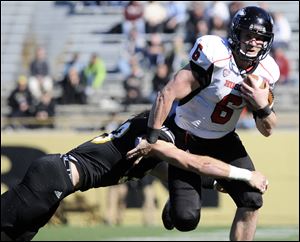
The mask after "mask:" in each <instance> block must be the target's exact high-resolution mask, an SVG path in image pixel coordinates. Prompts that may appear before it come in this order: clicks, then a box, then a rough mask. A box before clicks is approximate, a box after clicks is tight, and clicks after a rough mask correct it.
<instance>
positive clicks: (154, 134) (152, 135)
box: [146, 127, 160, 144]
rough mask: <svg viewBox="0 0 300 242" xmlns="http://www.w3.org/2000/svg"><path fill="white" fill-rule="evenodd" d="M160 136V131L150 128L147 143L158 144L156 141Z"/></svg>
mask: <svg viewBox="0 0 300 242" xmlns="http://www.w3.org/2000/svg"><path fill="white" fill-rule="evenodd" d="M159 134H160V129H153V128H150V127H148V128H147V137H146V140H147V142H148V143H150V144H154V143H156V141H157V140H158V136H159Z"/></svg>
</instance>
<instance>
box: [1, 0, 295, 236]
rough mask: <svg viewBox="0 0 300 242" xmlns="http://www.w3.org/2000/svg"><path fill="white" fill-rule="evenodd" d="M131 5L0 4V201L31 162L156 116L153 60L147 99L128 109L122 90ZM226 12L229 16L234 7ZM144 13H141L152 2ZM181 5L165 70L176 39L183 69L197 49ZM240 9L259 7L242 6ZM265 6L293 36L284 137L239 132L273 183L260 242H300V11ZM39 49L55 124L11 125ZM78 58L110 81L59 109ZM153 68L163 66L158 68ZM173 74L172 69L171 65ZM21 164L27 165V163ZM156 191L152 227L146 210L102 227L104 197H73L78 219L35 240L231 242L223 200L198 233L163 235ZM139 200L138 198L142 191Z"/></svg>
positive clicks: (146, 76)
mask: <svg viewBox="0 0 300 242" xmlns="http://www.w3.org/2000/svg"><path fill="white" fill-rule="evenodd" d="M127 3H128V1H123V2H122V1H85V2H83V1H43V2H35V1H24V2H23V1H20V2H18V1H9V2H8V1H1V193H3V192H4V191H5V190H6V189H7V188H8V187H9V186H10V185H11V184H15V183H16V182H17V181H18V179H20V177H21V176H22V174H23V173H22V171H20V169H21V168H22V169H23V168H24V167H25V168H26V166H27V165H28V162H30V159H32V158H33V157H36V156H39V155H41V154H42V153H59V152H62V153H63V152H66V151H68V150H69V149H71V148H73V147H75V146H77V145H78V144H80V143H81V142H83V141H86V140H87V139H90V138H91V137H94V136H96V135H97V134H99V133H101V132H103V131H105V130H108V129H109V127H110V126H109V125H111V124H112V122H117V123H118V122H121V121H123V120H125V119H127V118H128V117H130V116H131V115H133V114H135V113H138V112H140V111H143V110H145V109H148V108H149V107H151V100H152V99H151V94H152V79H153V77H154V75H155V71H156V68H155V65H154V66H153V65H151V60H150V59H149V60H148V59H147V61H145V60H146V57H144V56H143V57H140V56H139V58H140V59H138V61H139V62H140V63H141V64H140V70H141V71H142V72H143V74H142V77H141V78H139V79H138V80H139V84H138V85H139V88H140V91H141V99H139V100H138V101H136V100H135V101H132V102H128V100H126V98H125V97H126V95H127V94H128V93H126V90H125V88H124V80H128V78H127V75H128V72H127V71H128V69H126V68H125V67H128V63H129V62H130V60H129V59H130V58H129V56H130V52H129V46H130V41H129V40H128V37H127V35H125V34H124V33H122V32H120V29H119V30H118V28H117V27H119V28H120V26H121V27H122V23H123V22H124V10H125V7H126V5H127ZM168 3H170V1H166V2H161V4H162V5H163V6H165V7H166V6H167V4H168ZM224 3H225V4H226V5H227V6H230V4H232V3H233V2H232V1H226V2H224ZM140 4H141V5H142V6H144V7H145V6H146V5H147V4H148V2H140ZM181 4H183V5H184V8H185V11H184V18H183V19H181V21H180V22H179V25H178V28H177V29H176V30H175V31H174V32H173V33H172V31H169V32H171V33H169V32H168V31H163V32H162V33H160V34H159V39H160V40H161V41H162V42H161V43H162V46H163V47H162V48H160V50H161V51H162V52H161V53H160V54H161V55H160V57H162V59H164V60H166V59H168V57H170V55H171V54H170V53H172V49H174V48H173V44H174V43H173V41H174V40H175V39H177V38H175V37H178V36H182V37H183V45H182V46H180V47H178V48H181V49H180V50H178V52H176V53H175V54H178V55H185V56H181V58H178V59H179V60H181V61H184V60H186V57H187V56H186V55H187V54H188V51H189V49H190V47H191V43H190V42H189V41H187V27H186V23H187V20H188V13H189V11H191V10H192V8H193V6H194V5H192V2H181ZM211 4H212V1H203V2H202V7H203V8H208V7H209V6H210V5H211ZM242 4H244V5H250V4H258V2H255V1H254V2H250V1H245V2H242ZM259 4H260V5H262V6H264V7H266V8H267V9H268V10H270V11H271V12H272V13H278V12H279V13H282V14H283V16H284V17H285V18H286V19H287V20H288V23H289V26H290V29H291V31H290V33H291V36H290V39H289V41H288V46H284V48H283V50H284V55H285V56H286V57H287V59H288V62H289V66H290V72H289V77H288V81H287V82H286V83H282V84H280V85H278V86H277V87H276V89H275V110H276V113H277V116H278V128H277V130H276V131H275V132H274V135H273V136H272V137H270V138H268V139H266V138H264V137H262V136H261V135H259V133H258V131H256V130H255V129H253V127H252V125H253V123H251V122H250V123H249V122H247V120H246V122H245V123H241V124H240V127H239V130H238V132H239V134H240V136H241V138H242V140H243V142H244V145H245V146H246V147H247V149H248V152H249V154H250V155H251V157H252V158H253V160H254V161H255V165H256V168H257V169H258V170H261V171H262V172H263V173H264V174H266V175H267V177H268V178H269V181H270V187H269V190H268V192H267V193H266V194H265V195H264V207H263V209H262V210H261V214H260V218H259V223H258V231H257V240H273V241H274V240H299V148H298V147H299V133H298V132H299V2H298V1H286V2H279V1H278V2H275V1H269V2H259ZM181 6H182V5H181ZM120 24H121V25H120ZM141 37H142V38H141V39H142V42H144V46H146V47H147V46H148V45H147V43H148V42H150V40H151V39H153V35H152V34H151V33H146V34H143V35H141ZM156 41H158V40H157V38H156ZM38 47H42V48H44V50H45V51H46V60H47V63H48V65H49V73H48V74H49V76H50V77H51V79H52V80H53V89H52V92H51V93H52V98H53V100H55V109H54V110H55V112H54V116H53V117H51V118H49V119H48V120H46V121H45V120H43V121H41V120H37V118H36V117H34V116H31V117H22V118H19V117H18V118H16V117H13V118H12V117H9V115H10V114H11V110H12V109H11V107H10V106H9V105H8V98H9V96H10V94H11V92H12V91H13V90H14V89H15V87H16V85H17V84H16V83H17V80H20V79H19V76H20V75H24V76H25V77H26V79H27V81H29V80H30V64H31V62H32V60H33V59H34V55H35V52H36V49H37V48H38ZM126 48H128V49H126ZM74 53H79V55H80V61H81V62H82V63H86V64H87V63H88V62H89V59H90V57H91V55H92V54H94V53H97V54H98V56H99V57H100V58H101V59H102V61H103V63H104V64H105V69H106V71H105V72H106V74H105V78H104V81H103V84H102V85H101V86H100V88H93V89H85V93H86V94H87V96H86V97H87V101H86V104H64V103H62V102H60V101H59V100H60V99H59V97H61V96H62V94H63V92H64V90H63V86H61V85H60V81H61V80H62V79H63V78H64V76H65V74H64V69H65V66H66V63H67V62H68V61H69V60H70V59H71V57H72V56H73V54H74ZM121 60H122V62H121ZM156 63H157V64H159V63H160V60H159V58H158V60H157V62H156ZM125 64H127V66H126V65H125ZM181 64H182V63H181ZM124 65H125V67H124ZM178 65H180V64H178V63H177V67H178ZM172 67H173V68H175V69H176V64H174V62H173V65H172ZM171 75H172V73H171ZM149 97H150V98H149ZM145 100H147V101H145ZM48 124H50V127H47V125H48ZM24 157H25V158H26V159H28V160H26V161H24V160H25V159H24ZM22 158H23V160H22ZM16 164H17V165H18V166H19V169H17V168H16ZM20 167H21V168H20ZM23 172H24V171H23ZM153 187H154V190H155V193H156V201H157V204H156V206H157V210H156V211H153V213H154V216H155V217H154V218H155V219H154V221H153V225H152V226H150V227H143V221H142V215H141V213H142V211H141V209H140V205H136V206H134V205H133V206H131V207H129V206H128V208H127V209H126V210H125V213H124V220H123V222H122V224H121V225H120V226H117V227H108V226H106V225H105V223H104V213H105V210H106V203H105V198H106V194H107V189H106V188H101V189H94V190H91V191H88V192H86V193H82V194H80V196H79V197H76V196H75V195H71V196H70V197H68V198H67V199H66V204H67V205H68V206H74V209H72V210H71V209H70V210H68V211H67V210H63V211H65V216H66V218H67V221H68V222H67V223H66V222H65V223H64V222H63V221H62V220H61V219H60V218H59V217H56V218H54V219H52V220H51V223H50V224H49V225H47V226H46V227H45V228H44V229H42V231H41V234H39V235H38V236H37V238H36V239H35V240H59V239H61V240H89V239H90V240H101V239H102V240H104V239H105V240H140V239H143V240H149V239H152V240H167V239H170V240H227V238H228V233H229V226H230V224H231V221H232V218H233V214H234V210H235V208H234V206H233V203H232V201H231V200H230V198H228V196H227V195H226V194H217V203H216V204H214V205H213V206H207V207H204V208H203V210H202V217H201V222H200V226H199V228H198V229H197V230H196V231H194V232H191V233H184V235H182V233H179V232H178V233H177V232H176V231H171V232H169V231H166V230H164V229H163V227H162V222H161V220H160V213H161V211H162V208H163V206H164V202H165V201H166V199H167V197H168V194H167V190H166V189H165V188H164V187H163V186H162V185H161V183H160V182H159V181H157V180H155V181H154V183H153ZM137 194H138V196H140V195H141V193H140V191H137ZM129 195H130V194H129ZM131 196H132V197H134V194H131ZM78 199H81V200H80V201H82V200H83V204H84V206H85V209H80V208H79V207H77V208H76V206H75V205H76V203H78V202H79V200H78ZM154 235H155V236H156V237H155V236H154ZM56 236H57V237H56ZM181 236H185V237H181Z"/></svg>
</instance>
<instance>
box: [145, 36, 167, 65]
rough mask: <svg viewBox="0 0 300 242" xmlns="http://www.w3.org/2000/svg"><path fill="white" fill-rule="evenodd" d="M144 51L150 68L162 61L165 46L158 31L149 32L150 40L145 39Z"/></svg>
mask: <svg viewBox="0 0 300 242" xmlns="http://www.w3.org/2000/svg"><path fill="white" fill-rule="evenodd" d="M146 53H147V58H148V60H149V64H150V68H156V66H157V65H158V64H159V63H162V62H164V58H165V46H164V43H163V41H162V39H161V35H160V34H159V33H153V34H151V36H150V41H147V47H146Z"/></svg>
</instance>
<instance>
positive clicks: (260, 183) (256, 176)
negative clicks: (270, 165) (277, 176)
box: [249, 171, 269, 193]
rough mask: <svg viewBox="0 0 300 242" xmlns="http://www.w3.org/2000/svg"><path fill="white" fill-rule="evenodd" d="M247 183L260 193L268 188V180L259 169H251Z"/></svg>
mask: <svg viewBox="0 0 300 242" xmlns="http://www.w3.org/2000/svg"><path fill="white" fill-rule="evenodd" d="M249 184H250V185H251V186H252V187H254V188H256V189H258V190H259V191H260V192H261V193H265V191H266V190H267V188H268V184H269V182H268V180H267V178H266V177H265V176H264V175H263V174H262V173H260V172H259V171H252V176H251V179H250V181H249Z"/></svg>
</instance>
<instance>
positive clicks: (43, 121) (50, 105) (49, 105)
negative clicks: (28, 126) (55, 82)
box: [33, 92, 55, 128]
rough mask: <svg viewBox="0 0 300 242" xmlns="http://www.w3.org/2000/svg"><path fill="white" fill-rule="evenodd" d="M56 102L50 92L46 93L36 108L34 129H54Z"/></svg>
mask: <svg viewBox="0 0 300 242" xmlns="http://www.w3.org/2000/svg"><path fill="white" fill-rule="evenodd" d="M54 116H55V102H54V99H53V98H52V94H51V93H50V92H44V93H43V95H42V97H41V100H40V102H39V103H38V104H37V106H36V107H35V119H36V124H35V125H34V126H33V127H34V128H54V119H53V118H54Z"/></svg>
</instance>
